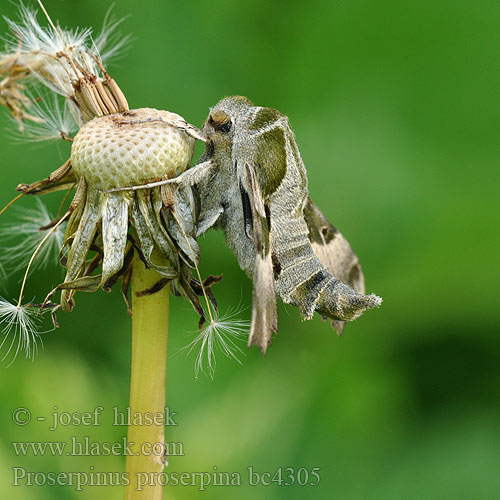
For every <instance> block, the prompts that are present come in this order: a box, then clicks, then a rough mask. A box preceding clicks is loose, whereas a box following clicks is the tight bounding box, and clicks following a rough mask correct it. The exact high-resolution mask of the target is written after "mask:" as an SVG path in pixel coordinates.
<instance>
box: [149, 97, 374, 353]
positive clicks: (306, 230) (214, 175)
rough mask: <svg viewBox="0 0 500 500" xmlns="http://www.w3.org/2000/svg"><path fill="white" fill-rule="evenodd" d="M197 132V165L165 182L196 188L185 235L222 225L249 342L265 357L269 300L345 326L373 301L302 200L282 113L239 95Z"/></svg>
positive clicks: (355, 267)
mask: <svg viewBox="0 0 500 500" xmlns="http://www.w3.org/2000/svg"><path fill="white" fill-rule="evenodd" d="M203 134H204V136H205V139H206V149H205V152H204V154H203V155H202V157H201V158H200V161H199V163H198V164H197V165H196V166H194V167H193V168H191V169H189V170H187V171H186V172H184V173H183V174H181V175H180V176H179V177H177V178H175V179H172V180H169V181H167V182H169V183H175V184H177V185H178V188H179V189H178V193H185V192H186V190H187V189H193V190H194V191H195V193H196V198H197V201H198V203H197V209H196V211H195V212H196V213H195V215H194V218H195V227H196V234H195V235H194V236H195V237H197V236H200V235H201V234H203V233H204V232H205V231H207V230H208V229H209V228H218V229H222V231H223V232H224V235H225V239H226V242H227V244H228V246H229V248H230V249H231V250H232V252H233V253H234V255H235V256H236V258H237V260H238V263H239V265H240V267H241V268H242V269H243V270H244V271H245V272H246V273H247V274H248V275H249V276H250V277H251V278H252V279H253V306H252V321H251V327H250V334H249V346H251V345H253V344H257V345H258V346H259V347H260V349H261V350H262V352H263V353H264V354H265V352H266V349H267V347H268V345H269V344H270V342H271V336H272V332H277V330H278V313H277V305H276V297H277V296H278V297H279V298H280V299H281V300H282V301H283V302H285V303H288V304H293V305H295V306H297V307H298V308H299V309H300V313H301V316H302V319H304V320H306V319H311V318H312V317H313V315H314V313H315V312H317V313H319V314H320V315H322V316H323V317H328V318H331V319H332V324H333V326H334V327H335V328H337V329H338V331H339V332H341V331H342V329H343V327H344V324H345V322H346V321H352V320H355V319H356V318H358V317H359V316H360V315H361V314H362V313H363V312H364V311H365V310H366V309H370V308H373V307H377V306H379V305H380V304H381V299H380V298H379V297H377V296H376V295H365V294H364V293H365V280H364V276H363V271H362V269H361V265H360V263H359V260H358V257H357V256H356V254H355V253H354V252H353V250H352V248H351V246H350V245H349V243H348V242H347V240H346V239H345V238H344V236H343V235H342V234H341V233H340V232H339V231H337V229H335V227H334V226H332V224H330V222H329V221H328V220H327V219H326V217H325V216H324V215H323V213H322V212H321V211H320V209H319V208H318V207H317V206H316V205H315V204H314V202H313V201H312V200H311V199H310V198H309V196H308V186H307V185H308V182H307V174H306V169H305V166H304V163H303V161H302V157H301V155H300V152H299V149H298V146H297V142H296V139H295V134H294V133H293V131H292V129H291V127H290V124H289V121H288V118H287V117H286V116H284V115H283V114H281V113H280V112H279V111H277V110H275V109H272V108H266V107H260V106H254V104H253V103H252V102H251V101H250V100H249V99H247V98H246V97H241V96H233V97H225V98H224V99H222V100H221V101H220V102H219V103H218V104H216V105H215V106H214V107H213V108H211V110H210V113H209V116H208V118H207V120H206V121H205V124H204V127H203ZM163 183H165V181H163V182H159V183H157V184H163ZM154 185H155V183H152V184H150V186H154ZM143 187H144V186H143ZM180 205H181V204H178V206H180Z"/></svg>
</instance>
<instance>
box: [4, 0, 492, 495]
mask: <svg viewBox="0 0 500 500" xmlns="http://www.w3.org/2000/svg"><path fill="white" fill-rule="evenodd" d="M45 3H46V6H47V8H48V9H49V10H50V12H51V13H52V15H53V17H55V18H58V19H59V20H60V21H61V23H62V24H63V25H71V26H75V25H79V26H100V24H101V20H102V18H103V16H104V14H105V12H106V10H107V8H108V2H103V1H102V0H90V1H89V0H82V1H79V2H74V1H69V0H65V1H60V0H46V2H45ZM15 12H16V6H15V5H14V4H10V3H7V2H2V13H3V14H6V15H8V16H9V17H13V16H15V15H16V14H15ZM115 13H116V14H117V15H119V16H124V15H129V14H130V17H129V19H128V20H127V21H125V23H124V24H123V30H124V31H126V32H130V33H132V34H133V35H134V36H135V42H134V44H133V46H132V48H131V50H130V52H129V54H128V55H127V57H126V58H125V59H123V60H122V61H120V63H119V65H117V66H114V67H112V68H111V70H112V75H113V76H114V77H115V79H116V80H117V81H118V82H119V83H120V85H121V87H122V89H123V90H124V91H125V93H126V95H127V97H128V100H129V103H130V105H131V106H132V107H143V106H151V107H158V108H161V109H168V110H171V111H175V112H177V113H179V114H181V115H182V116H184V117H185V118H186V119H187V120H188V121H190V122H192V123H194V124H196V125H199V126H200V125H201V124H202V123H203V121H204V119H205V117H206V115H207V112H208V109H209V107H210V106H211V105H214V104H215V103H216V102H217V101H218V100H219V99H220V98H221V97H222V96H225V95H231V94H243V95H246V96H248V97H249V98H251V99H252V100H253V101H254V102H255V103H256V104H258V105H263V106H271V107H275V108H277V109H279V110H280V111H281V112H283V113H285V114H286V115H288V116H289V117H290V120H291V124H292V126H293V128H294V130H295V132H296V135H297V139H298V143H299V146H300V150H301V153H302V156H303V158H304V161H305V164H306V167H307V168H308V172H309V190H310V193H311V196H312V197H313V199H314V200H315V201H316V203H317V204H318V205H319V206H320V207H321V209H322V210H323V211H324V213H325V214H326V215H327V216H328V217H329V218H330V220H331V221H332V222H333V223H334V224H335V225H337V226H338V227H339V228H340V229H341V230H342V231H343V232H344V234H345V235H346V236H347V238H348V239H349V241H350V242H351V244H352V246H353V247H354V249H355V250H356V252H357V253H358V255H359V256H360V259H361V261H362V263H363V268H364V271H365V275H366V278H367V286H368V290H369V291H373V292H376V293H377V294H379V295H381V296H382V297H383V298H384V304H383V307H382V308H381V309H380V310H377V311H371V312H368V313H367V314H366V315H365V316H364V317H363V318H361V319H360V320H358V321H356V322H355V323H353V324H351V325H348V326H347V327H346V329H345V331H344V335H343V337H341V338H337V336H336V335H335V333H334V332H332V331H331V329H330V328H329V326H328V324H324V323H322V321H321V319H320V318H315V319H314V320H313V321H310V322H306V323H302V322H301V321H300V319H299V314H298V310H297V309H295V308H293V307H291V306H283V305H280V332H279V335H278V337H276V338H275V339H274V342H273V345H272V347H271V348H270V350H269V352H268V355H267V356H266V358H265V359H264V358H262V356H261V355H260V353H259V352H258V351H257V349H255V348H254V349H252V350H250V351H248V352H246V356H245V358H244V364H243V366H239V365H238V364H236V363H235V362H233V361H230V360H228V359H226V358H224V357H222V356H221V355H220V356H219V357H218V366H217V372H216V376H215V380H213V381H212V380H210V379H209V378H207V377H201V378H200V379H198V380H195V377H194V369H193V368H194V367H193V365H194V360H193V359H192V358H188V359H186V357H185V356H184V355H176V356H174V355H173V354H174V353H175V351H177V350H178V349H179V348H180V347H182V346H183V345H185V344H186V343H187V342H188V341H189V339H190V333H189V332H193V331H195V330H196V322H197V318H196V315H195V314H194V313H193V312H192V311H191V310H190V308H189V307H188V304H187V303H186V302H185V301H183V300H181V299H173V301H172V302H173V303H172V318H171V326H170V332H171V333H170V339H169V342H170V343H169V352H170V355H169V361H168V382H167V384H168V388H167V401H168V405H169V406H170V407H171V409H172V410H173V411H177V412H178V416H177V421H178V423H179V425H178V427H174V428H168V429H167V440H168V441H173V442H182V443H183V444H184V451H185V456H184V457H171V459H170V464H169V468H168V469H167V471H168V472H172V471H207V472H212V471H213V470H214V467H217V470H218V471H238V472H240V473H241V474H242V483H243V485H242V486H241V487H214V488H211V489H209V490H208V493H206V494H205V497H206V498H220V499H232V498H235V497H238V498H242V499H254V498H266V499H280V498H286V499H293V498H301V499H302V498H311V499H323V498H338V499H370V500H372V499H373V500H375V499H380V500H389V499H397V500H400V499H402V498H404V499H424V498H425V499H444V498H449V499H454V500H458V499H464V500H469V499H494V498H498V496H499V492H500V475H499V474H498V471H499V470H500V420H499V418H500V398H499V396H500V394H499V392H500V389H499V388H500V336H499V335H498V334H499V329H498V308H499V305H500V304H499V299H498V291H497V288H498V287H497V285H498V278H499V264H498V257H499V254H498V243H499V236H498V214H499V211H498V203H497V201H498V184H499V180H500V177H499V174H498V165H499V164H498V154H499V152H500V151H499V149H500V137H499V133H498V132H499V125H500V102H499V100H498V89H499V88H500V4H499V3H498V2H494V1H479V2H465V1H461V0H438V1H436V0H432V1H431V0H421V1H419V2H410V1H403V2H401V1H390V0H379V1H359V0H350V1H325V0H323V1H320V0H309V1H307V2H305V1H303V0H288V1H286V2H285V1H281V2H278V1H274V2H272V1H263V0H253V1H248V2H235V1H223V0H212V1H209V2H208V1H198V2H178V1H175V2H174V1H172V0H167V1H160V0H157V1H154V0H144V1H142V2H136V1H132V0H125V1H119V2H117V5H116V7H115ZM3 29H4V31H5V24H4V28H3ZM1 126H2V128H5V129H7V128H9V127H10V128H11V125H10V124H9V121H8V120H7V117H6V113H5V112H4V113H3V114H2V117H1ZM2 135H3V139H2V140H1V165H2V166H1V168H2V183H1V186H0V196H1V198H0V199H1V200H2V203H0V204H1V205H3V204H4V203H5V202H7V201H8V200H9V199H10V198H11V197H12V196H13V194H15V191H14V187H15V186H16V185H17V183H19V182H29V181H33V180H37V179H39V178H41V177H43V176H46V175H47V174H48V173H49V172H50V171H52V170H54V169H55V168H56V167H58V166H59V165H60V164H61V163H62V162H63V161H64V160H65V159H66V157H67V155H68V147H66V144H59V145H47V146H32V145H26V144H17V143H15V142H13V141H11V140H10V139H9V138H8V136H7V133H4V134H2ZM60 199H61V197H60V195H58V194H55V195H50V196H49V197H46V198H45V201H46V202H47V203H48V204H49V205H50V207H51V208H52V209H53V210H55V209H57V206H58V203H59V201H60ZM33 205H34V200H33V199H28V198H27V199H24V200H22V201H21V202H20V203H19V206H23V207H32V206H33ZM15 217H16V213H15V211H12V210H11V211H10V212H9V213H7V214H6V215H5V216H3V217H2V221H1V222H2V223H5V222H9V221H12V220H15ZM201 246H202V252H203V263H202V273H203V274H204V275H207V274H209V273H224V281H223V283H222V284H221V285H218V286H217V288H216V294H217V297H218V299H219V303H220V304H221V307H222V310H224V308H231V307H234V306H237V305H238V304H241V305H243V306H245V307H247V309H246V310H245V311H244V312H243V313H242V316H243V317H246V318H249V316H250V310H249V309H248V307H249V306H250V302H251V283H250V282H249V280H248V279H247V278H246V277H245V276H244V274H243V273H242V272H241V271H240V270H239V268H238V266H237V264H236V262H235V260H234V258H233V257H232V255H231V254H230V252H229V251H228V250H227V248H226V247H225V245H224V240H223V238H222V235H221V234H218V233H209V234H207V235H206V236H205V237H204V238H203V239H202V240H201ZM18 278H19V276H14V277H13V278H12V279H11V280H10V282H9V285H8V287H7V289H6V290H4V291H2V295H6V296H7V297H9V298H10V297H15V296H16V291H17V290H18ZM61 279H62V271H61V270H60V269H57V268H56V267H55V266H54V267H52V268H50V269H47V270H46V271H41V272H37V273H36V274H34V275H33V277H32V278H31V280H30V282H29V290H28V293H29V294H33V295H36V296H37V297H38V298H40V297H42V296H44V295H45V293H46V292H47V291H48V290H49V289H51V288H52V287H53V286H55V285H56V284H58V283H59V282H60V280H61ZM59 321H60V325H61V328H60V329H58V330H56V331H54V332H51V333H50V334H47V335H45V336H44V338H43V339H44V345H45V347H44V349H43V350H41V352H40V354H39V355H38V357H37V359H36V361H35V362H33V363H32V362H30V361H27V360H25V359H23V358H21V357H20V358H19V359H18V360H17V361H16V362H15V363H14V364H13V365H12V366H11V367H9V368H6V367H4V368H2V375H1V377H0V398H1V401H2V403H1V404H2V411H1V412H0V429H1V432H0V434H1V439H0V491H1V492H2V493H1V496H2V498H12V499H37V500H38V499H54V498H57V499H73V498H88V499H101V498H108V499H115V498H121V497H122V490H121V488H107V489H104V491H103V489H102V488H93V487H89V488H87V489H85V490H84V492H83V493H78V492H75V491H74V490H73V489H71V488H62V487H58V488H56V487H54V488H47V487H36V486H32V487H12V486H11V483H12V479H13V475H12V471H11V469H12V467H15V466H18V467H24V468H26V469H27V470H29V471H84V472H85V471H90V470H91V469H90V468H91V467H94V470H95V471H121V470H123V468H124V459H122V458H121V457H82V458H76V457H50V456H45V457H32V456H30V457H17V456H15V454H14V452H13V449H12V446H11V444H10V443H11V441H22V440H49V441H59V440H68V439H69V437H70V436H73V435H76V436H78V437H79V438H82V437H83V436H90V437H91V439H93V440H96V441H116V440H119V439H121V437H122V436H124V435H125V429H123V428H120V427H113V426H111V408H112V407H113V406H119V407H121V408H123V407H125V406H126V405H127V401H128V382H129V363H130V322H129V318H128V316H127V314H126V311H125V308H124V305H123V303H122V299H121V297H120V294H119V292H118V290H116V291H113V292H112V293H111V294H109V295H107V294H105V293H104V292H102V291H100V292H97V293H94V294H80V296H78V297H77V307H76V308H75V310H74V312H73V313H71V314H60V315H59ZM191 335H192V334H191ZM98 405H101V406H103V407H104V408H105V413H104V417H103V419H102V425H101V426H100V427H93V428H85V427H72V428H71V427H69V428H65V429H62V430H59V431H54V432H50V431H49V430H48V422H46V423H41V422H36V421H34V422H32V423H31V424H30V425H28V426H26V427H17V426H15V425H14V424H13V422H12V419H11V414H12V411H13V410H14V409H15V408H17V407H21V406H22V407H27V408H29V409H30V410H31V412H32V414H33V416H34V419H35V417H36V416H46V417H49V415H50V413H51V412H52V411H53V407H54V406H57V407H58V408H59V410H61V411H89V410H92V409H94V408H95V407H96V406H98ZM249 466H253V467H254V469H255V470H258V471H271V472H272V471H275V470H276V469H278V468H279V467H282V468H285V467H294V468H296V469H298V468H300V467H306V468H308V469H311V468H313V467H320V468H321V472H320V474H321V482H320V483H319V485H317V486H314V487H310V486H309V487H308V486H303V487H301V486H298V485H296V486H291V487H285V486H281V487H279V486H277V485H270V486H267V487H263V486H255V487H250V486H248V484H247V479H246V470H247V468H248V467H249ZM200 495H202V493H201V492H199V491H197V489H196V488H195V487H175V488H174V487H172V488H167V494H166V497H167V498H175V499H190V498H197V497H198V496H200Z"/></svg>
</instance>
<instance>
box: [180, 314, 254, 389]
mask: <svg viewBox="0 0 500 500" xmlns="http://www.w3.org/2000/svg"><path fill="white" fill-rule="evenodd" d="M239 312H240V311H237V312H234V313H229V314H226V315H224V316H220V317H219V316H218V315H217V314H214V316H213V320H212V321H210V323H209V324H208V325H207V326H205V327H204V328H203V329H202V330H201V331H200V332H199V333H198V335H197V336H196V337H195V338H194V339H193V340H192V341H191V342H190V343H189V344H188V345H186V346H185V347H183V348H181V349H180V351H187V354H188V356H189V355H190V354H191V353H192V352H197V354H196V360H195V377H196V378H198V375H199V373H200V371H201V372H203V373H205V374H207V375H209V376H210V378H212V379H213V378H214V375H215V366H216V355H215V353H216V351H217V350H220V351H221V352H222V353H223V354H224V355H225V356H227V357H228V358H232V359H234V360H235V361H236V362H238V363H239V364H241V360H240V359H239V357H238V354H239V355H242V356H244V352H243V351H242V350H241V348H240V346H239V345H238V343H239V342H243V341H245V340H246V338H247V337H248V329H249V326H250V324H249V322H248V321H245V320H240V319H237V315H238V314H239Z"/></svg>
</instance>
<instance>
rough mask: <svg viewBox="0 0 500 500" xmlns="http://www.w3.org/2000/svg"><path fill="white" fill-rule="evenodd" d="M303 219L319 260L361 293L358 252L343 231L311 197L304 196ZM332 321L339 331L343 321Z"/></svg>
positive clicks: (361, 284) (363, 290)
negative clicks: (305, 197)
mask: <svg viewBox="0 0 500 500" xmlns="http://www.w3.org/2000/svg"><path fill="white" fill-rule="evenodd" d="M304 219H305V221H306V224H307V227H308V229H309V241H310V242H311V246H312V249H313V251H314V253H315V254H316V255H317V256H318V258H319V260H320V261H321V263H322V264H323V265H324V266H325V268H326V269H328V271H330V272H331V273H332V274H333V275H334V276H335V277H336V278H337V279H339V280H340V281H342V282H343V283H345V284H347V285H350V286H351V287H352V288H354V290H356V292H358V293H363V294H364V293H365V277H364V275H363V270H362V269H361V264H360V263H359V259H358V256H357V255H356V254H355V253H354V251H353V249H352V248H351V245H349V242H348V241H347V240H346V239H345V237H344V235H343V234H342V233H341V232H340V231H338V230H337V229H336V228H335V227H334V226H333V225H332V224H331V223H330V221H329V220H328V219H327V218H326V217H325V216H324V215H323V213H322V212H321V210H320V209H319V208H318V207H317V206H316V204H315V203H314V202H313V201H312V200H311V198H308V199H307V204H306V206H305V207H304ZM331 323H332V327H333V328H334V329H335V330H337V333H338V334H339V335H341V334H342V331H343V330H344V326H345V323H346V322H345V321H340V320H332V322H331Z"/></svg>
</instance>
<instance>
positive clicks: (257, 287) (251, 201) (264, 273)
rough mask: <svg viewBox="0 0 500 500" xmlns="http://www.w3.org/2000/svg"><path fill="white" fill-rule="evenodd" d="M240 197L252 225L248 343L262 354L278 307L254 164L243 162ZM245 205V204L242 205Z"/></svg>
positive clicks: (260, 195)
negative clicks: (252, 251) (252, 252)
mask: <svg viewBox="0 0 500 500" xmlns="http://www.w3.org/2000/svg"><path fill="white" fill-rule="evenodd" d="M241 190H242V198H243V199H245V200H247V201H248V205H249V206H248V208H249V210H250V213H249V214H247V216H246V217H245V220H248V222H249V223H250V222H251V224H252V233H251V234H252V238H253V242H254V246H255V268H254V273H253V302H252V323H251V326H250V335H249V338H248V346H249V347H250V346H252V345H253V344H257V345H258V346H259V347H260V349H261V351H262V352H263V353H264V354H265V353H266V350H267V346H268V345H269V344H270V343H271V335H272V332H273V331H274V332H276V331H277V330H278V310H277V305H276V291H275V288H274V276H273V264H272V258H271V244H270V234H269V225H268V221H267V218H266V211H265V205H264V199H263V197H262V192H261V189H260V186H259V183H258V181H257V175H256V173H255V170H254V168H253V167H251V166H249V165H248V164H247V165H245V168H244V172H243V178H242V179H241ZM243 206H244V207H245V204H243Z"/></svg>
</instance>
